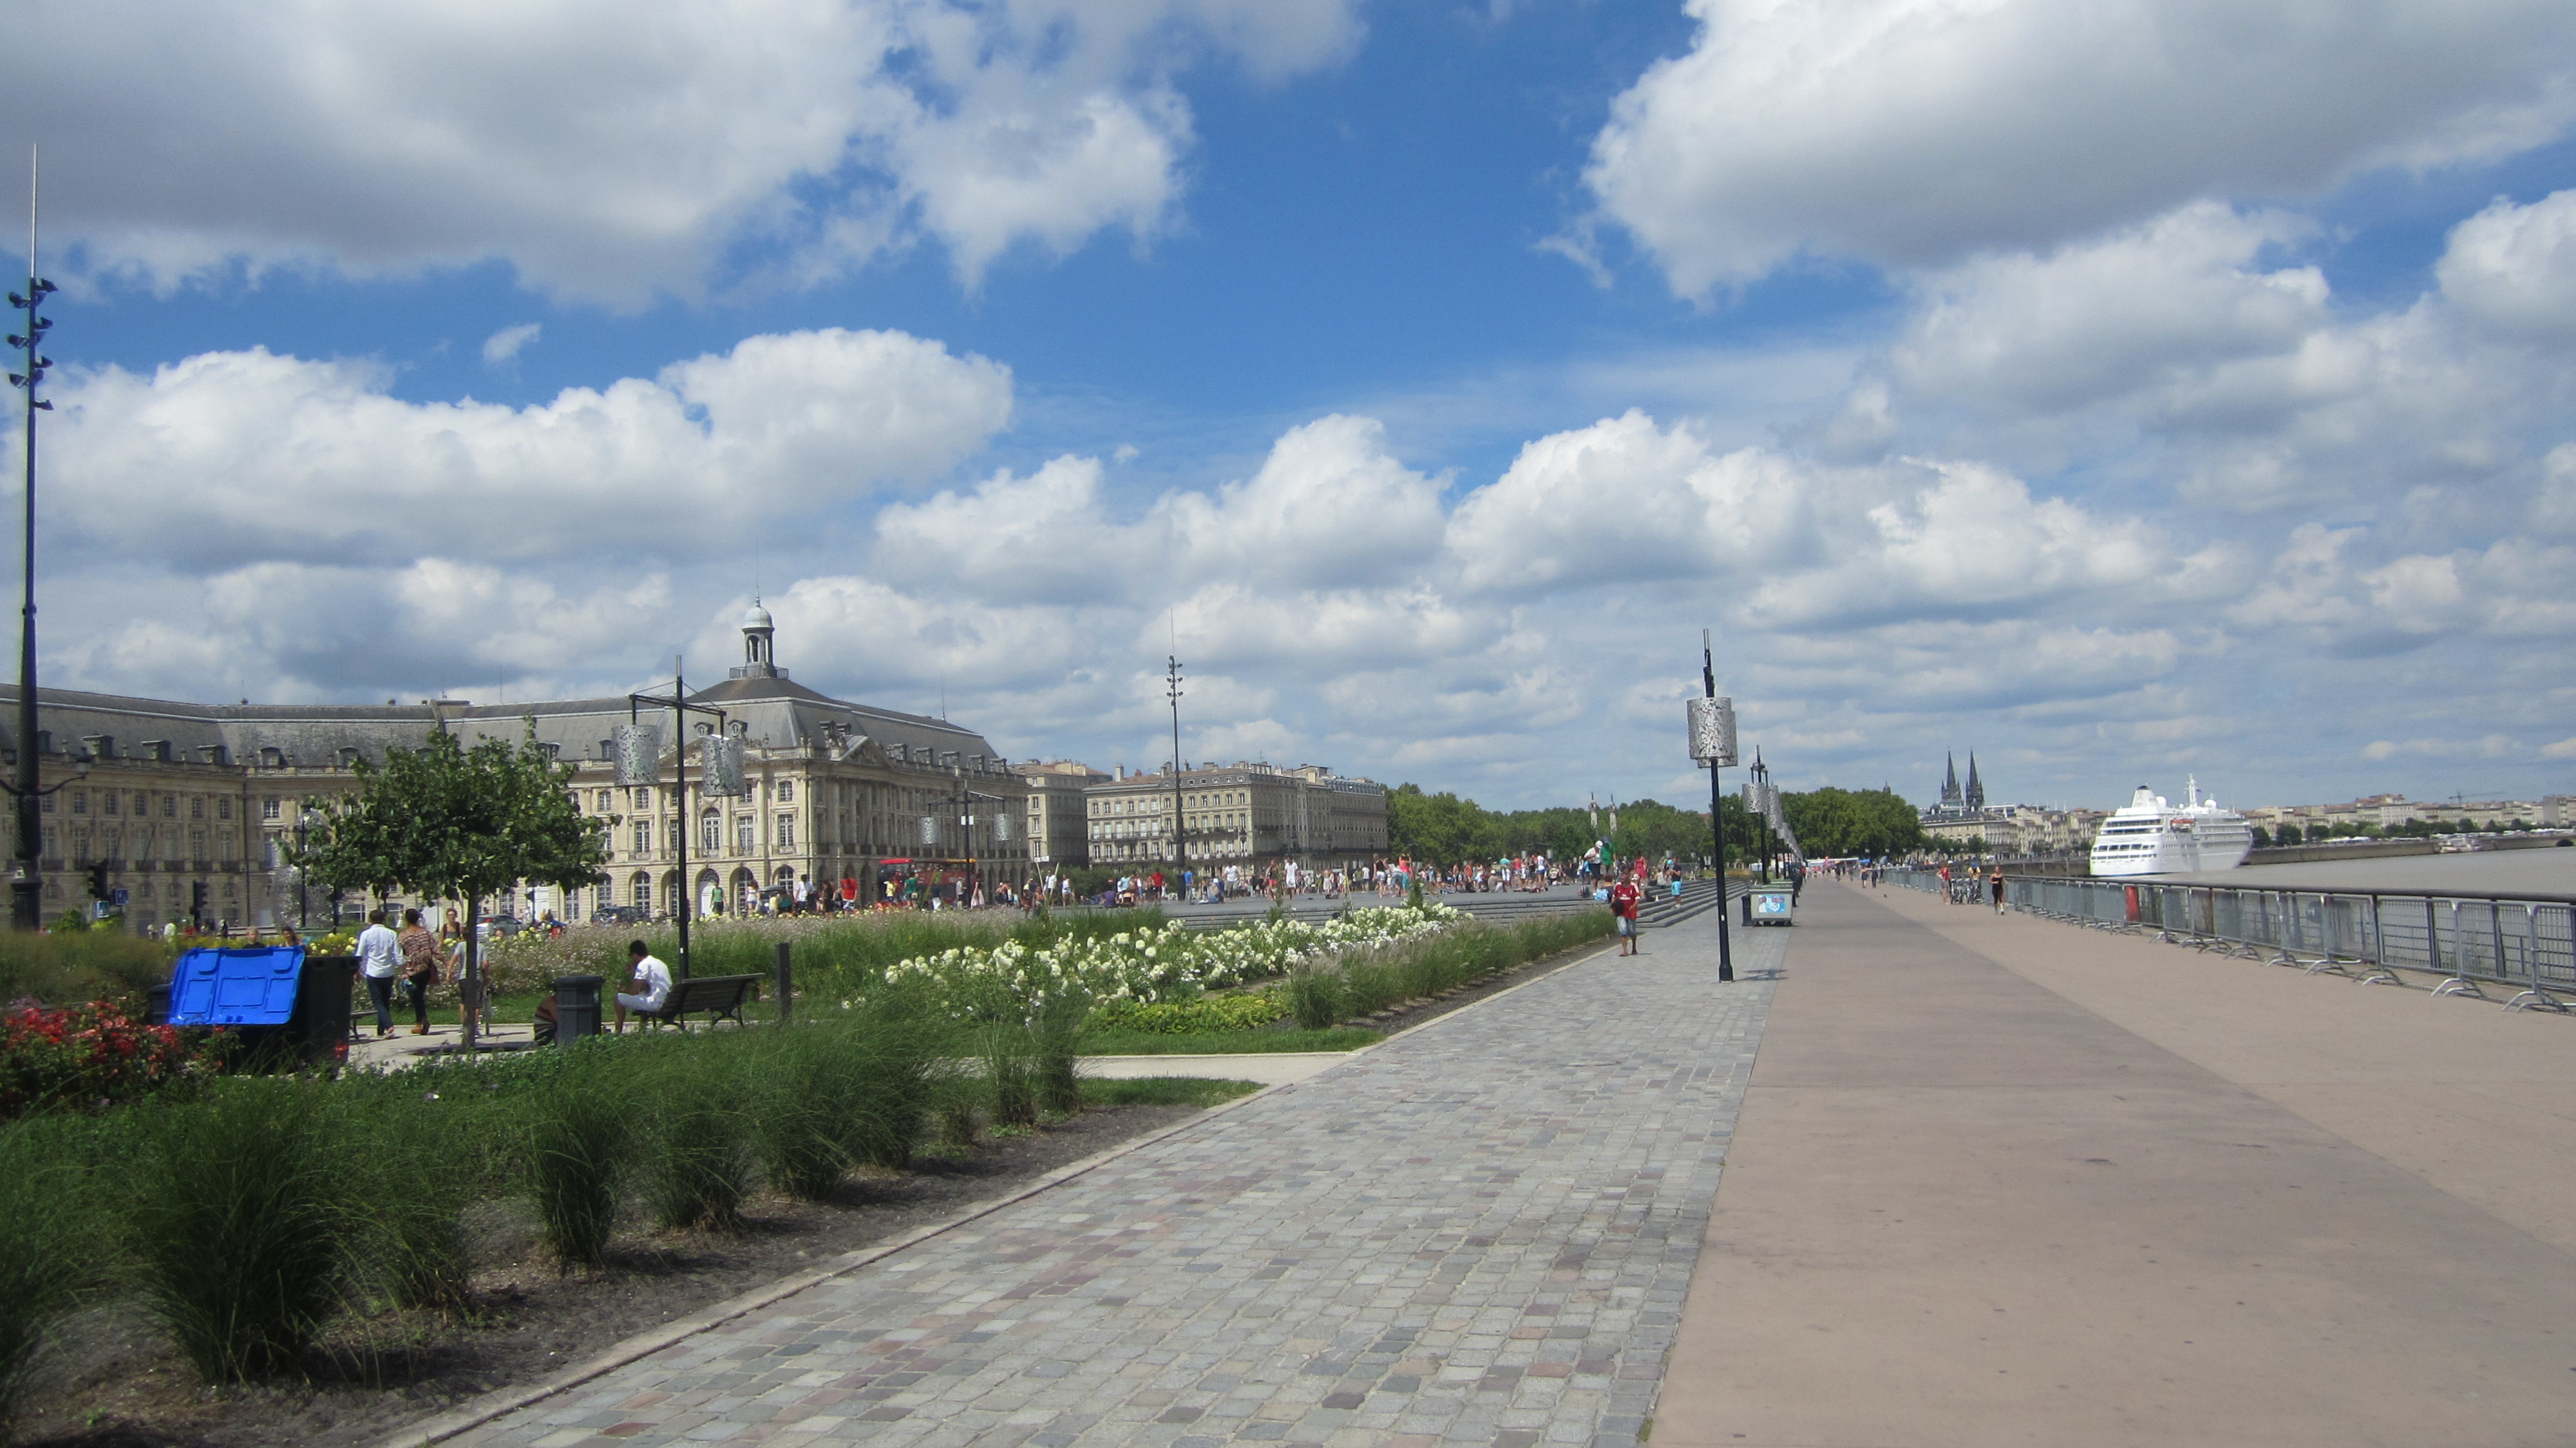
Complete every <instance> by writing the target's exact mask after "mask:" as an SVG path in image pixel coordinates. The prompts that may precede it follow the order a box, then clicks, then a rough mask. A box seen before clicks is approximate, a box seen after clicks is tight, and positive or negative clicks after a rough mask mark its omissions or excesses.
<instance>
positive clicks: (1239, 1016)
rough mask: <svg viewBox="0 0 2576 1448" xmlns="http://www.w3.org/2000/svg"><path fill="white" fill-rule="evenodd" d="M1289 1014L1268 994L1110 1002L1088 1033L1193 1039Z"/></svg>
mask: <svg viewBox="0 0 2576 1448" xmlns="http://www.w3.org/2000/svg"><path fill="white" fill-rule="evenodd" d="M1287 1014H1289V1010H1288V1006H1287V1003H1286V1002H1284V1001H1282V1000H1281V999H1280V998H1279V997H1278V996H1277V995H1275V994H1272V993H1271V992H1269V991H1266V990H1264V991H1243V992H1239V993H1237V994H1233V995H1212V996H1201V997H1200V998H1199V999H1197V1000H1194V1001H1155V1002H1146V1001H1134V1000H1121V1001H1110V1002H1108V1003H1106V1004H1104V1005H1101V1006H1098V1007H1095V1008H1094V1009H1093V1010H1092V1012H1091V1021H1090V1023H1089V1025H1088V1026H1086V1027H1085V1029H1087V1030H1093V1031H1119V1032H1131V1031H1133V1032H1145V1033H1149V1034H1153V1035H1172V1036H1193V1035H1198V1034H1201V1033H1203V1032H1208V1031H1248V1030H1251V1029H1253V1028H1254V1027H1256V1026H1266V1025H1268V1024H1270V1023H1271V1022H1272V1021H1275V1020H1278V1019H1279V1018H1280V1017H1282V1016H1285V1015H1287Z"/></svg>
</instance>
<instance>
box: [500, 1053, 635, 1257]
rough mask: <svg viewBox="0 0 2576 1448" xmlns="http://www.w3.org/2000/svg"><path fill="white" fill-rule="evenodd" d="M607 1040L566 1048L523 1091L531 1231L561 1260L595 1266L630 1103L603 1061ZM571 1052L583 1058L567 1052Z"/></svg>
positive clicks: (629, 1131)
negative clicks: (560, 1064) (562, 1058)
mask: <svg viewBox="0 0 2576 1448" xmlns="http://www.w3.org/2000/svg"><path fill="white" fill-rule="evenodd" d="M613 1051H614V1047H613V1046H612V1047H611V1048H610V1049H609V1050H602V1049H601V1046H600V1043H595V1042H583V1043H581V1044H579V1045H575V1046H570V1047H567V1048H566V1057H567V1060H566V1062H565V1069H562V1070H559V1071H557V1072H556V1073H554V1075H553V1076H552V1077H551V1078H550V1079H548V1080H546V1081H544V1082H542V1083H541V1084H539V1085H538V1086H537V1087H536V1088H535V1089H534V1090H532V1091H531V1092H529V1093H528V1095H527V1098H526V1103H525V1111H526V1116H525V1119H524V1123H523V1125H522V1127H521V1135H522V1143H521V1150H520V1165H521V1170H522V1171H523V1172H524V1174H525V1179H526V1182H527V1188H528V1195H529V1196H530V1197H531V1198H533V1199H534V1200H535V1202H536V1207H537V1235H538V1238H539V1240H541V1241H542V1242H544V1244H545V1247H546V1250H547V1251H548V1252H549V1253H551V1254H552V1255H553V1257H554V1259H555V1262H556V1263H557V1265H559V1266H560V1267H562V1268H564V1269H565V1270H567V1271H569V1270H571V1269H572V1268H574V1267H596V1266H599V1265H600V1264H601V1263H602V1262H604V1261H605V1260H606V1258H607V1252H608V1239H609V1235H610V1233H612V1232H614V1231H615V1230H616V1227H617V1201H618V1194H619V1191H620V1189H621V1188H622V1187H623V1186H624V1184H625V1176H626V1169H627V1161H628V1158H627V1152H628V1148H629V1146H630V1145H631V1142H632V1139H633V1136H634V1127H633V1124H632V1123H633V1120H634V1116H635V1112H636V1103H635V1102H634V1101H633V1100H632V1099H630V1098H629V1097H627V1096H626V1095H625V1094H623V1093H621V1092H619V1091H617V1090H615V1089H613V1087H612V1085H611V1082H610V1081H609V1079H608V1073H607V1071H606V1070H605V1069H603V1067H604V1066H605V1065H606V1063H607V1060H608V1058H610V1057H611V1056H612V1054H613ZM576 1053H578V1054H579V1055H580V1056H581V1057H583V1058H585V1059H580V1060H574V1059H571V1058H572V1057H573V1056H574V1055H575V1054H576Z"/></svg>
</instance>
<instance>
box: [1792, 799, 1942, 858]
mask: <svg viewBox="0 0 2576 1448" xmlns="http://www.w3.org/2000/svg"><path fill="white" fill-rule="evenodd" d="M1780 813H1781V815H1782V816H1783V817H1784V818H1786V819H1787V820H1788V821H1789V828H1790V830H1792V831H1793V832H1795V833H1796V835H1797V836H1798V843H1799V845H1800V846H1802V847H1803V848H1804V849H1805V850H1806V851H1807V853H1808V854H1811V855H1869V856H1873V857H1876V858H1885V857H1887V856H1890V855H1904V854H1910V853H1912V852H1913V851H1915V850H1919V849H1922V848H1923V825H1922V817H1921V815H1920V813H1919V812H1918V811H1917V810H1916V809H1915V808H1914V806H1913V805H1911V804H1909V803H1907V802H1906V801H1905V800H1904V799H1903V798H1902V797H1900V796H1899V795H1897V793H1896V792H1895V791H1894V790H1888V789H1863V790H1850V789H1836V788H1834V787H1833V786H1832V785H1825V786H1822V787H1820V788H1817V789H1811V790H1807V791H1804V792H1800V793H1789V794H1783V795H1781V796H1780Z"/></svg>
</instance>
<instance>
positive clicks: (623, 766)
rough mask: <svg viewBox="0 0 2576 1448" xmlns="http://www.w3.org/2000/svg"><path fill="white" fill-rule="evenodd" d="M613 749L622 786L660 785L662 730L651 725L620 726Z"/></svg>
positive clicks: (618, 777) (618, 779)
mask: <svg viewBox="0 0 2576 1448" xmlns="http://www.w3.org/2000/svg"><path fill="white" fill-rule="evenodd" d="M610 747H611V749H613V750H614V751H615V753H616V755H617V782H618V783H619V784H624V785H636V784H656V783H659V782H660V781H661V778H662V731H661V730H659V729H656V728H654V727H653V726H652V725H650V724H620V725H618V726H617V730H616V737H615V738H614V739H613V740H612V741H611V745H610Z"/></svg>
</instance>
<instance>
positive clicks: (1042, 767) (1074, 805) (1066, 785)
mask: <svg viewBox="0 0 2576 1448" xmlns="http://www.w3.org/2000/svg"><path fill="white" fill-rule="evenodd" d="M1014 768H1015V769H1016V770H1017V771H1018V773H1019V776H1020V778H1021V779H1023V780H1026V781H1027V782H1028V789H1029V814H1028V823H1029V830H1028V841H1029V857H1030V859H1031V861H1032V862H1033V863H1035V864H1037V865H1039V866H1042V867H1044V868H1045V869H1048V870H1070V869H1078V868H1080V867H1081V866H1084V865H1088V864H1090V863H1091V822H1090V816H1089V814H1088V813H1087V812H1086V811H1085V809H1084V806H1083V791H1084V790H1086V789H1089V788H1090V787H1091V786H1093V785H1095V784H1100V783H1103V782H1105V781H1107V780H1108V779H1109V776H1108V775H1106V774H1104V773H1102V772H1101V771H1099V770H1097V769H1094V768H1092V767H1091V766H1090V765H1088V764H1077V763H1075V762H1074V761H1072V760H1070V759H1059V760H1056V761H1054V762H1052V763H1047V764H1038V763H1029V764H1021V765H1016V766H1014Z"/></svg>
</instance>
